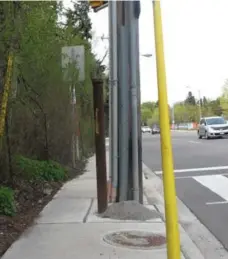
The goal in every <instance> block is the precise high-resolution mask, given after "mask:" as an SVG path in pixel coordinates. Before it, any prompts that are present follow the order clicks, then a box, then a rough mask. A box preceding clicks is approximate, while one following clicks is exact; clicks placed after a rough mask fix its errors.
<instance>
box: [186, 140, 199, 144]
mask: <svg viewBox="0 0 228 259" xmlns="http://www.w3.org/2000/svg"><path fill="white" fill-rule="evenodd" d="M188 143H193V144H201V143H202V142H199V141H194V140H189V141H188Z"/></svg>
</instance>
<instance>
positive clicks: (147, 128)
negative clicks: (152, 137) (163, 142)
mask: <svg viewBox="0 0 228 259" xmlns="http://www.w3.org/2000/svg"><path fill="white" fill-rule="evenodd" d="M141 130H142V133H151V128H150V127H149V126H142V128H141Z"/></svg>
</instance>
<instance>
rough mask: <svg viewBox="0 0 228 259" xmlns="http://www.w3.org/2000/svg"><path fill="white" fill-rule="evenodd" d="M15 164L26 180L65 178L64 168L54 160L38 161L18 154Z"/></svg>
mask: <svg viewBox="0 0 228 259" xmlns="http://www.w3.org/2000/svg"><path fill="white" fill-rule="evenodd" d="M16 164H17V166H18V169H19V171H21V173H22V174H23V176H24V178H25V179H27V180H34V181H36V180H43V181H64V180H66V179H67V171H66V169H65V168H64V167H62V166H61V165H60V164H59V163H57V162H55V161H39V160H35V159H29V158H27V157H23V156H18V157H16Z"/></svg>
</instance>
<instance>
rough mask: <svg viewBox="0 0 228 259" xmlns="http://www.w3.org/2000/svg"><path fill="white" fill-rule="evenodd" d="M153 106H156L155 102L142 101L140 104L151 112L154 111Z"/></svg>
mask: <svg viewBox="0 0 228 259" xmlns="http://www.w3.org/2000/svg"><path fill="white" fill-rule="evenodd" d="M155 107H156V103H155V102H144V103H142V104H141V108H142V109H148V110H150V111H151V112H153V111H154V109H155Z"/></svg>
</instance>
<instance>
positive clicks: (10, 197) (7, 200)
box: [0, 186, 16, 216]
mask: <svg viewBox="0 0 228 259" xmlns="http://www.w3.org/2000/svg"><path fill="white" fill-rule="evenodd" d="M15 213H16V206H15V201H14V192H13V190H12V189H10V188H7V187H1V186H0V215H5V216H13V215H14V214H15Z"/></svg>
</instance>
